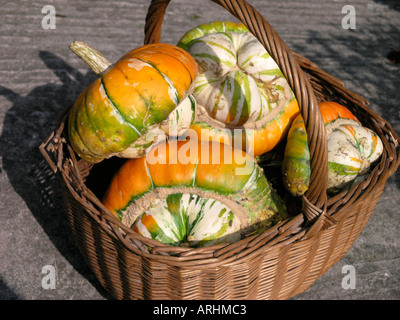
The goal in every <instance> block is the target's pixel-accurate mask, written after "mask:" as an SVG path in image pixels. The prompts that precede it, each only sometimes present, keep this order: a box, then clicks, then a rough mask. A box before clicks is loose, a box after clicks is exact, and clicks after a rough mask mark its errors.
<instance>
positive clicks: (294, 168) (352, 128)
mask: <svg viewBox="0 0 400 320" xmlns="http://www.w3.org/2000/svg"><path fill="white" fill-rule="evenodd" d="M319 109H320V112H321V115H322V119H323V121H324V124H325V128H326V131H327V136H328V192H330V193H335V192H337V191H340V190H341V189H342V188H343V187H345V186H346V185H348V184H349V183H350V182H351V181H353V180H355V179H356V178H357V176H360V175H363V174H364V173H365V172H366V171H368V169H369V168H370V166H371V164H373V163H374V162H375V161H376V160H377V159H378V158H379V157H380V155H381V154H382V151H383V145H382V141H381V140H380V138H379V137H378V135H377V134H376V133H375V132H373V131H372V130H370V129H368V128H366V127H363V126H362V124H361V122H360V121H359V120H358V119H357V118H356V117H355V116H354V115H353V113H352V112H351V111H350V110H349V109H347V108H346V107H344V106H343V105H341V104H339V103H336V102H333V101H324V102H321V103H319ZM282 173H283V182H284V185H285V187H286V189H287V190H288V191H290V193H291V194H292V195H294V196H301V195H302V194H304V193H305V192H306V191H307V189H308V186H309V182H310V175H311V171H310V152H309V148H308V143H307V133H306V129H305V125H304V121H303V118H302V117H301V115H298V116H297V118H296V119H295V120H294V121H293V123H292V125H291V128H290V130H289V132H288V136H287V143H286V147H285V154H284V159H283V163H282Z"/></svg>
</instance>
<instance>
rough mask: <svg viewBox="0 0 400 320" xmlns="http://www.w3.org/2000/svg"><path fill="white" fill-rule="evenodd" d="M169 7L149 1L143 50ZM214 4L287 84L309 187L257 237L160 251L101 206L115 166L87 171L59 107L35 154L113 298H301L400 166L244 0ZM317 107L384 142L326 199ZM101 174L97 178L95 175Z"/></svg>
mask: <svg viewBox="0 0 400 320" xmlns="http://www.w3.org/2000/svg"><path fill="white" fill-rule="evenodd" d="M169 2H170V0H164V1H163V0H153V1H152V2H151V5H150V7H149V10H148V14H147V17H146V26H145V43H157V42H160V34H161V25H162V21H163V15H164V12H165V9H166V7H167V5H168V3H169ZM213 2H215V3H217V4H219V5H221V6H222V7H223V8H225V9H226V10H227V11H228V12H230V13H231V14H232V15H233V16H234V17H236V18H237V19H239V20H240V21H242V22H243V23H244V24H245V25H246V26H247V27H248V29H249V30H250V31H251V32H252V33H253V34H254V35H255V36H256V37H257V38H258V39H259V40H260V42H261V43H262V44H263V45H264V47H265V48H266V49H267V51H268V52H269V53H270V54H271V56H272V57H273V58H274V59H275V61H276V62H277V63H278V65H279V66H280V68H281V70H282V72H283V74H284V76H285V77H286V79H287V80H288V82H289V84H290V85H291V87H292V89H293V91H294V93H295V95H296V98H297V100H298V103H299V106H300V110H301V113H302V115H303V118H304V120H305V124H306V129H307V134H308V139H309V147H310V155H311V170H312V175H311V181H310V187H309V189H308V191H307V193H306V194H305V196H303V199H302V208H301V209H299V212H298V213H297V214H296V215H294V216H293V217H291V218H290V219H288V220H286V221H284V222H282V223H280V224H279V225H276V226H274V227H272V228H271V229H269V230H268V231H267V232H265V233H263V234H261V235H257V236H253V237H250V238H246V239H243V240H240V241H238V242H236V243H232V244H225V245H217V246H212V247H205V248H196V249H193V248H177V247H172V246H168V245H164V244H162V243H160V242H158V241H155V240H152V239H147V238H143V237H141V236H139V235H137V234H136V233H134V232H132V231H131V230H130V229H129V228H127V227H125V226H124V225H122V224H121V223H120V222H119V221H118V220H117V219H116V218H115V217H114V216H113V215H112V214H111V213H110V212H109V211H108V210H107V209H106V208H105V207H104V206H103V205H102V203H101V201H100V200H99V198H100V197H99V195H100V194H101V193H102V192H103V191H104V190H101V188H100V189H99V188H98V187H99V186H102V185H104V184H105V182H106V181H108V180H107V179H109V177H111V175H112V174H113V172H114V171H115V168H116V167H117V166H118V163H119V162H118V161H119V160H116V159H114V160H113V159H111V160H107V161H104V162H103V163H100V164H97V165H92V164H89V163H87V162H86V161H84V160H81V159H78V158H77V157H76V155H75V153H74V151H73V150H72V148H71V147H70V145H69V144H68V140H67V134H66V119H67V115H68V110H66V111H65V112H64V113H63V114H62V115H61V117H60V120H59V121H58V123H57V126H56V129H55V130H54V132H53V133H52V134H51V135H50V136H49V138H48V139H47V140H46V141H45V142H43V144H42V145H41V150H42V153H43V155H44V157H45V158H46V159H47V161H48V162H49V164H50V166H51V167H52V168H53V169H54V170H55V171H57V170H58V171H59V172H60V173H61V177H62V182H63V187H64V191H65V192H64V194H65V200H66V204H67V207H68V216H69V220H70V223H71V226H72V230H73V233H74V235H75V238H76V242H77V245H78V247H79V248H80V251H81V253H82V255H83V257H84V259H85V261H86V262H87V264H88V265H89V266H90V268H91V269H92V270H93V272H94V273H95V274H96V276H97V278H98V280H99V281H100V283H101V284H102V285H103V286H104V287H105V289H106V290H107V291H108V292H109V293H110V294H111V295H112V296H114V297H115V298H117V299H254V300H255V299H288V298H290V297H292V296H294V295H297V294H299V293H302V292H304V291H305V290H306V289H307V288H308V287H309V286H310V285H312V284H313V283H314V282H315V280H316V279H318V278H319V277H320V276H321V275H322V274H324V273H325V272H326V271H327V270H328V269H329V268H330V267H331V266H332V265H333V264H335V263H336V262H337V261H339V260H340V259H341V258H342V257H343V256H344V255H345V253H346V252H347V251H348V249H349V248H350V246H351V245H352V243H353V242H354V240H355V239H356V238H357V236H358V235H359V234H360V232H361V231H362V229H363V228H364V226H365V224H366V223H367V221H368V219H369V217H370V215H371V214H372V212H373V211H374V208H375V205H376V203H377V202H378V201H379V198H380V196H381V194H382V192H383V190H384V187H385V184H386V181H387V179H389V178H390V177H391V176H392V175H393V174H394V172H395V171H396V170H397V168H398V166H399V164H400V156H399V151H400V150H399V149H400V147H399V142H400V138H399V137H398V135H397V134H396V133H395V132H394V131H393V129H392V128H391V126H390V124H389V123H388V122H387V121H386V120H385V119H383V118H381V117H380V116H379V115H377V114H375V113H374V112H373V111H371V110H370V109H369V108H368V102H367V101H366V100H365V99H364V98H363V97H361V96H359V95H357V94H355V93H353V92H351V91H349V90H348V89H346V88H345V87H344V85H343V84H342V83H341V82H340V81H339V80H338V79H336V78H334V77H332V76H331V75H329V74H327V73H325V72H324V71H322V70H321V69H320V68H319V67H318V66H317V65H315V64H314V63H312V62H310V61H309V60H307V59H306V58H304V57H302V56H300V55H299V54H296V53H294V52H292V51H291V50H290V49H289V48H288V47H287V46H286V44H285V43H284V42H283V41H282V40H281V39H280V38H279V36H278V35H277V34H276V33H275V32H274V30H273V29H272V27H271V26H270V25H269V24H268V23H267V22H266V21H265V20H264V18H263V17H262V16H261V15H260V14H259V13H258V12H257V10H255V9H254V8H253V7H252V6H251V5H249V4H247V3H246V2H245V1H243V0H231V1H223V0H221V1H217V0H213ZM321 100H334V101H337V102H339V103H341V104H343V105H345V106H347V107H348V108H349V109H350V110H351V111H352V112H353V113H354V114H355V115H356V116H357V117H358V118H359V119H362V120H363V125H365V126H367V127H369V128H371V129H372V130H374V131H375V132H376V133H377V134H378V135H379V136H380V138H381V139H382V141H383V143H384V151H383V155H382V157H381V159H380V162H379V163H378V164H377V165H376V166H375V167H374V169H373V170H372V172H371V173H370V174H369V175H368V177H367V178H366V179H365V180H363V181H362V182H359V183H358V184H356V185H355V186H354V187H352V189H351V190H349V191H345V192H342V193H340V194H338V195H336V196H334V197H332V198H328V197H327V192H326V186H327V176H328V168H327V140H326V133H325V128H324V125H323V122H322V119H321V114H320V112H319V109H318V102H319V101H321ZM99 171H101V172H102V174H101V175H100V174H96V172H99ZM366 199H368V201H366Z"/></svg>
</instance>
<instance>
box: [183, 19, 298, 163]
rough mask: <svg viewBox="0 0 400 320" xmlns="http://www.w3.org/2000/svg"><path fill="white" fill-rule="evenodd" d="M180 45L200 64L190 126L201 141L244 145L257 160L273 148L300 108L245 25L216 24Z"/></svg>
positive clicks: (204, 27)
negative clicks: (195, 108) (194, 116)
mask: <svg viewBox="0 0 400 320" xmlns="http://www.w3.org/2000/svg"><path fill="white" fill-rule="evenodd" d="M178 46H180V47H182V48H184V49H185V50H187V51H188V52H189V53H190V54H191V55H192V56H193V57H194V59H195V60H196V62H197V64H198V66H199V75H198V77H197V79H196V81H195V90H194V96H195V97H196V100H197V102H198V112H197V115H196V120H195V123H194V124H193V126H192V127H191V128H192V129H194V130H196V132H197V133H198V135H199V136H201V138H202V139H210V140H217V141H223V142H225V143H232V144H234V145H236V146H243V148H244V147H245V148H246V150H247V152H249V153H252V154H254V155H255V156H257V155H260V154H262V153H265V152H267V151H270V150H271V149H273V148H274V147H275V146H276V145H277V144H278V143H279V142H280V141H281V139H282V137H283V136H284V135H285V133H286V132H287V128H288V126H289V124H290V122H291V120H293V118H294V116H295V115H296V114H297V113H298V112H299V109H298V105H297V100H296V99H295V97H294V94H293V92H292V90H291V88H290V86H289V84H288V83H287V81H286V79H285V78H284V76H283V75H282V72H281V70H280V69H279V67H278V65H277V64H276V62H275V61H274V59H273V58H272V57H271V56H270V54H269V53H268V52H267V51H266V50H265V48H264V47H263V46H262V45H261V43H260V42H259V41H258V40H257V39H256V38H255V37H254V36H253V35H252V34H251V33H250V32H249V31H248V30H247V29H246V28H245V26H244V25H243V24H236V23H233V22H220V21H216V22H212V23H209V24H205V25H200V26H199V27H197V28H195V29H193V30H190V31H188V32H187V33H186V34H185V35H184V36H183V37H182V39H181V40H180V41H179V43H178ZM235 129H236V130H235Z"/></svg>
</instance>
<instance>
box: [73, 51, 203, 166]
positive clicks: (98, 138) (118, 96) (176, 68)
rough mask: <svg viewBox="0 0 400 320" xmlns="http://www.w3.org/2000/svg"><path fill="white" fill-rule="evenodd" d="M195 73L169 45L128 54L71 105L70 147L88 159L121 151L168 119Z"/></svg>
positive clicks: (188, 59)
mask: <svg viewBox="0 0 400 320" xmlns="http://www.w3.org/2000/svg"><path fill="white" fill-rule="evenodd" d="M197 72H198V69H197V64H196V62H195V61H194V59H193V58H192V57H191V56H190V55H189V54H188V53H187V52H186V51H184V50H183V49H180V48H178V47H176V46H173V45H170V44H152V45H145V46H142V47H140V48H137V49H134V50H132V51H130V52H128V53H127V54H125V55H124V56H123V57H122V58H121V59H120V60H118V61H117V62H116V63H115V64H114V65H112V66H110V67H109V68H108V69H107V70H106V71H105V72H103V73H102V74H101V75H100V77H99V78H98V79H96V80H95V81H94V82H93V83H92V84H91V85H90V86H89V87H88V88H86V90H84V92H83V93H82V94H81V95H80V96H79V97H78V99H77V100H76V102H75V104H74V105H73V107H72V109H71V112H70V115H69V122H68V131H69V139H70V142H71V145H72V147H73V148H74V150H75V151H76V152H77V153H78V155H79V156H80V157H82V158H83V159H85V160H87V161H89V162H94V163H96V162H100V161H102V160H103V159H105V158H108V157H110V156H113V155H115V154H118V153H119V152H122V151H124V150H125V149H127V148H129V147H130V146H132V145H133V144H134V143H135V141H136V140H137V139H138V138H139V137H140V136H142V135H144V134H146V133H147V132H148V130H149V128H151V127H152V126H154V125H157V124H158V123H160V122H161V121H163V120H165V119H166V118H167V117H168V115H169V114H170V113H171V112H172V111H173V110H174V109H175V108H176V106H177V105H178V104H179V102H181V101H182V99H183V98H185V97H186V95H187V93H188V90H189V88H190V85H191V83H192V82H193V81H194V79H195V78H196V76H197Z"/></svg>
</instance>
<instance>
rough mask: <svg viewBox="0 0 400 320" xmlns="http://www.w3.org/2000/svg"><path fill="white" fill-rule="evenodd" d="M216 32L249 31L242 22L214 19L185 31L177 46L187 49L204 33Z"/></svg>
mask: <svg viewBox="0 0 400 320" xmlns="http://www.w3.org/2000/svg"><path fill="white" fill-rule="evenodd" d="M218 32H242V33H245V32H249V30H248V29H247V28H246V27H245V26H244V25H243V24H242V23H234V22H230V21H214V22H211V23H207V24H202V25H200V26H198V27H197V28H196V29H192V30H190V31H188V32H186V33H185V34H184V35H183V37H182V38H181V39H180V40H179V42H178V44H177V46H178V47H181V48H182V49H185V50H187V49H188V48H189V47H190V46H191V45H192V43H193V42H194V41H195V40H197V39H198V38H201V37H202V36H204V35H205V34H209V33H218Z"/></svg>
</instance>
